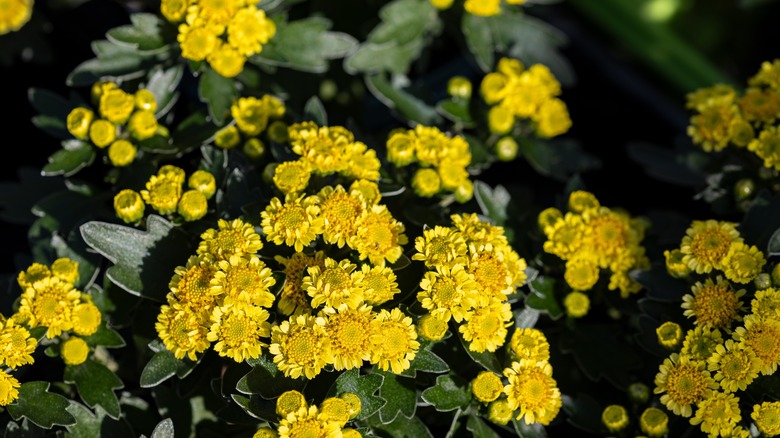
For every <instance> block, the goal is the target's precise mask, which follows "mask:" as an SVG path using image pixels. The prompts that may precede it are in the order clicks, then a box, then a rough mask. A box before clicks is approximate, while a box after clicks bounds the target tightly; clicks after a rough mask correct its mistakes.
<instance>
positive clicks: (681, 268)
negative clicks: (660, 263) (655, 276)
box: [664, 248, 691, 278]
mask: <svg viewBox="0 0 780 438" xmlns="http://www.w3.org/2000/svg"><path fill="white" fill-rule="evenodd" d="M683 256H684V254H683V253H682V251H680V249H679V248H675V249H672V250H665V251H664V260H665V262H666V272H667V273H668V274H669V275H670V276H671V277H673V278H686V277H688V275H689V274H690V273H691V268H689V267H688V265H687V264H686V263H685V262H684V261H683Z"/></svg>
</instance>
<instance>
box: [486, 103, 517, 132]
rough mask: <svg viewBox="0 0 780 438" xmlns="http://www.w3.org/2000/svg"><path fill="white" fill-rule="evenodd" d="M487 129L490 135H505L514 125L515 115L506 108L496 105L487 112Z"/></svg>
mask: <svg viewBox="0 0 780 438" xmlns="http://www.w3.org/2000/svg"><path fill="white" fill-rule="evenodd" d="M487 118H488V128H489V129H490V133H491V134H507V133H509V131H511V130H512V128H513V127H514V125H515V115H514V113H512V110H510V109H509V108H508V107H505V106H503V105H496V106H493V107H491V108H490V110H488V114H487Z"/></svg>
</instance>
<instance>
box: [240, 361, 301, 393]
mask: <svg viewBox="0 0 780 438" xmlns="http://www.w3.org/2000/svg"><path fill="white" fill-rule="evenodd" d="M304 386H306V380H305V379H303V378H300V379H291V378H289V377H285V376H284V374H283V373H281V372H279V369H278V368H277V367H276V364H275V363H273V361H270V360H268V359H267V358H266V357H265V356H260V358H259V360H258V364H257V365H254V366H253V367H252V370H251V371H249V372H248V373H247V374H246V375H245V376H244V377H242V378H241V379H239V381H238V383H237V384H236V390H237V391H238V392H241V393H244V394H250V395H251V394H259V395H260V396H261V397H263V398H264V399H268V400H271V399H275V398H277V397H279V396H280V395H282V393H283V392H285V391H289V390H291V389H295V390H298V391H303V388H304Z"/></svg>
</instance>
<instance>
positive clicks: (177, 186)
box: [141, 175, 182, 214]
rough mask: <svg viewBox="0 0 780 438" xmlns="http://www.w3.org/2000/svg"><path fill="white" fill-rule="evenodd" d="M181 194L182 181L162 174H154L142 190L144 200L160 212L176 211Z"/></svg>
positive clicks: (170, 212) (169, 212)
mask: <svg viewBox="0 0 780 438" xmlns="http://www.w3.org/2000/svg"><path fill="white" fill-rule="evenodd" d="M181 194H182V186H181V182H179V181H178V180H176V179H174V178H170V177H166V176H161V175H152V176H151V177H150V178H149V181H147V183H146V188H145V189H144V190H141V197H142V198H143V200H144V202H146V203H147V204H148V205H150V206H151V207H152V208H153V209H154V210H155V211H157V212H158V213H160V214H172V213H175V212H176V208H177V207H178V206H179V199H181Z"/></svg>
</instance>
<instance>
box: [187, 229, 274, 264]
mask: <svg viewBox="0 0 780 438" xmlns="http://www.w3.org/2000/svg"><path fill="white" fill-rule="evenodd" d="M262 247H263V242H262V240H261V239H260V235H259V234H258V233H257V231H255V227H254V226H253V225H252V224H251V223H249V222H246V221H244V220H243V219H233V220H225V219H219V220H218V221H217V228H209V229H208V230H206V231H204V232H203V233H201V235H200V243H199V244H198V249H197V253H198V254H211V255H212V256H213V257H214V258H216V259H217V260H228V259H229V258H230V256H232V255H237V256H245V255H252V254H256V253H257V251H259V250H260V249H261V248H262Z"/></svg>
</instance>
